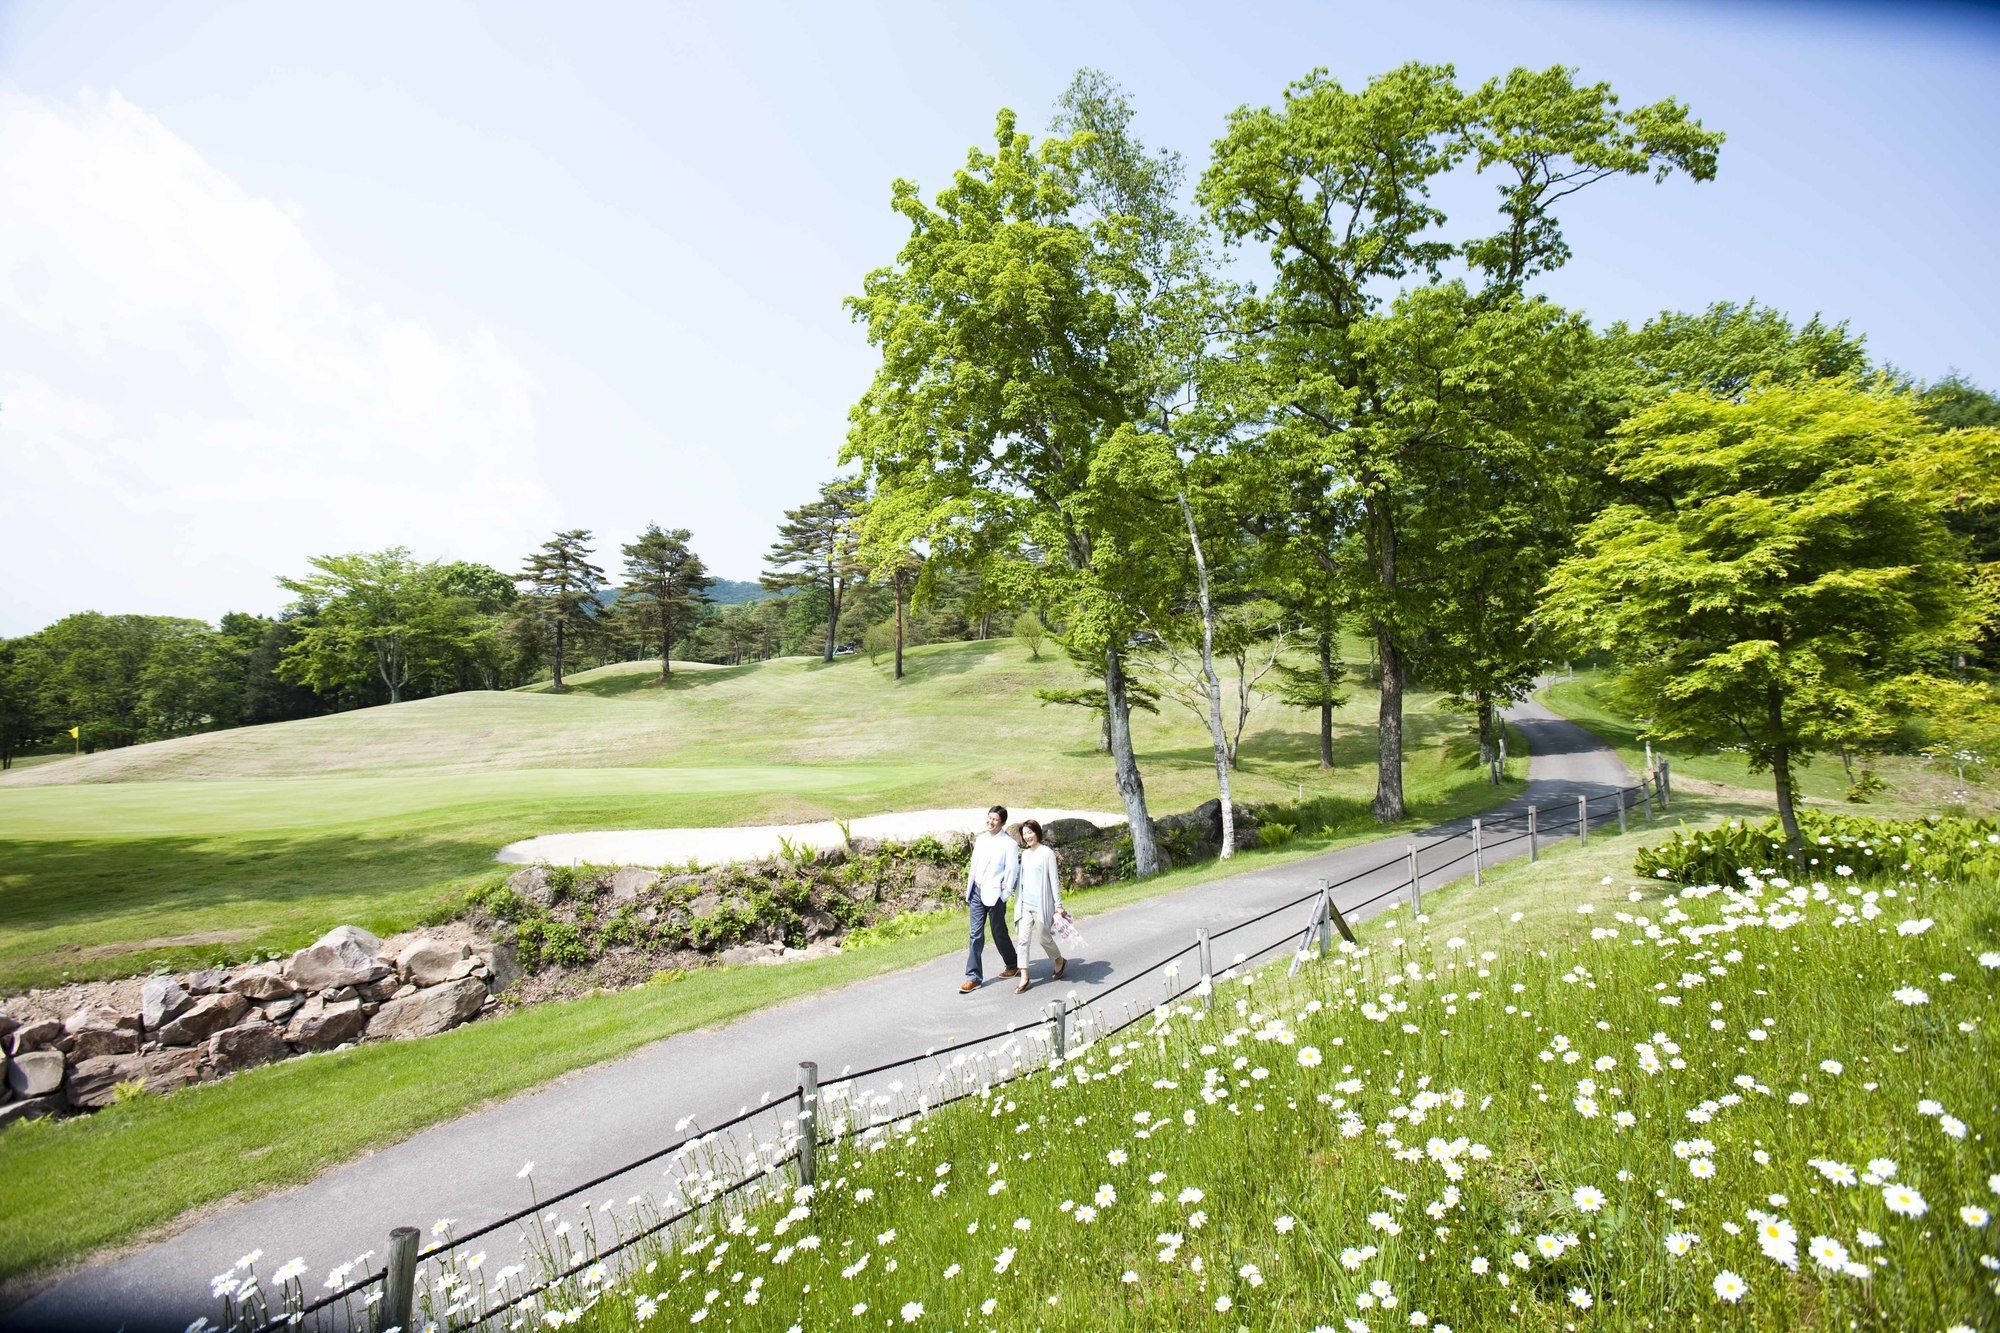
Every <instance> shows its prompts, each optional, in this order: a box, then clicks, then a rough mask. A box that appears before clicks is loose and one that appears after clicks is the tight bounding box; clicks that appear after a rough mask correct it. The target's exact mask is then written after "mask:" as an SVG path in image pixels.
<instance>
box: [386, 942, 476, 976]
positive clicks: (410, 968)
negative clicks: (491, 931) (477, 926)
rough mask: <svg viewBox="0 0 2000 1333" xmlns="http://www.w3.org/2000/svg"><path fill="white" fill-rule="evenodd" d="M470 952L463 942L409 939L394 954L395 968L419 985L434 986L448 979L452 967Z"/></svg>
mask: <svg viewBox="0 0 2000 1333" xmlns="http://www.w3.org/2000/svg"><path fill="white" fill-rule="evenodd" d="M471 953H472V950H470V949H468V948H466V947H465V946H464V945H463V944H447V943H446V942H445V941H443V940H427V939H416V940H411V941H410V942H409V943H408V944H407V945H405V946H404V947H403V951H402V952H401V953H399V954H397V955H396V970H397V971H398V972H401V973H402V974H403V975H404V976H406V977H408V978H409V979H410V980H411V981H414V982H416V983H417V985H419V986H435V985H437V984H438V983H439V982H441V981H450V980H451V979H452V977H451V970H452V968H454V967H456V966H457V965H458V964H459V963H461V962H463V961H464V960H465V959H466V958H467V957H468V956H469V955H470V954H471Z"/></svg>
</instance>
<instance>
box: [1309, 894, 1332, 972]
mask: <svg viewBox="0 0 2000 1333" xmlns="http://www.w3.org/2000/svg"><path fill="white" fill-rule="evenodd" d="M1313 929H1314V930H1315V931H1317V932H1319V956H1320V957H1321V958H1325V957H1326V954H1327V950H1329V949H1331V948H1332V947H1333V890H1332V889H1331V888H1329V887H1328V886H1327V884H1326V882H1325V881H1324V880H1322V881H1321V882H1320V886H1319V902H1318V903H1317V904H1316V905H1314V907H1313Z"/></svg>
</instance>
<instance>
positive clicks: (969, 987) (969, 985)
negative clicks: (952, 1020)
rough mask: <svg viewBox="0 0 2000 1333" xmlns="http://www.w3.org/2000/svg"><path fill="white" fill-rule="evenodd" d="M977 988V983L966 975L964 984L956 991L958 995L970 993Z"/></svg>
mask: <svg viewBox="0 0 2000 1333" xmlns="http://www.w3.org/2000/svg"><path fill="white" fill-rule="evenodd" d="M978 989H979V983H978V982H976V981H974V980H973V979H972V978H971V977H967V978H966V979H965V984H964V985H963V986H960V987H959V988H958V993H959V994H960V995H970V994H972V992H974V991H976V990H978Z"/></svg>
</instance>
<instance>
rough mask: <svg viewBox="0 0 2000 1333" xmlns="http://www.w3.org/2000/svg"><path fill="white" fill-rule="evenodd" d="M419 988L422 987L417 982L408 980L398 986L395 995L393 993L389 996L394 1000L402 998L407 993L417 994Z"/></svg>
mask: <svg viewBox="0 0 2000 1333" xmlns="http://www.w3.org/2000/svg"><path fill="white" fill-rule="evenodd" d="M419 989H421V988H420V987H419V986H418V985H417V983H416V982H414V981H406V982H404V983H403V984H402V985H400V986H398V987H396V993H395V994H394V995H391V996H390V997H389V998H390V999H392V1000H400V999H402V998H403V997H404V996H405V995H415V994H416V993H417V991H418V990H419Z"/></svg>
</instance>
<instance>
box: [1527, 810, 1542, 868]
mask: <svg viewBox="0 0 2000 1333" xmlns="http://www.w3.org/2000/svg"><path fill="white" fill-rule="evenodd" d="M1541 813H1542V809H1541V807H1540V806H1538V805H1531V806H1529V807H1528V864H1529V865H1533V864H1534V863H1535V857H1536V856H1537V855H1538V854H1539V853H1540V851H1541V849H1540V848H1539V847H1537V846H1536V845H1535V844H1536V842H1537V841H1538V839H1537V838H1536V835H1535V825H1536V824H1537V823H1539V822H1540V817H1541Z"/></svg>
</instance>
